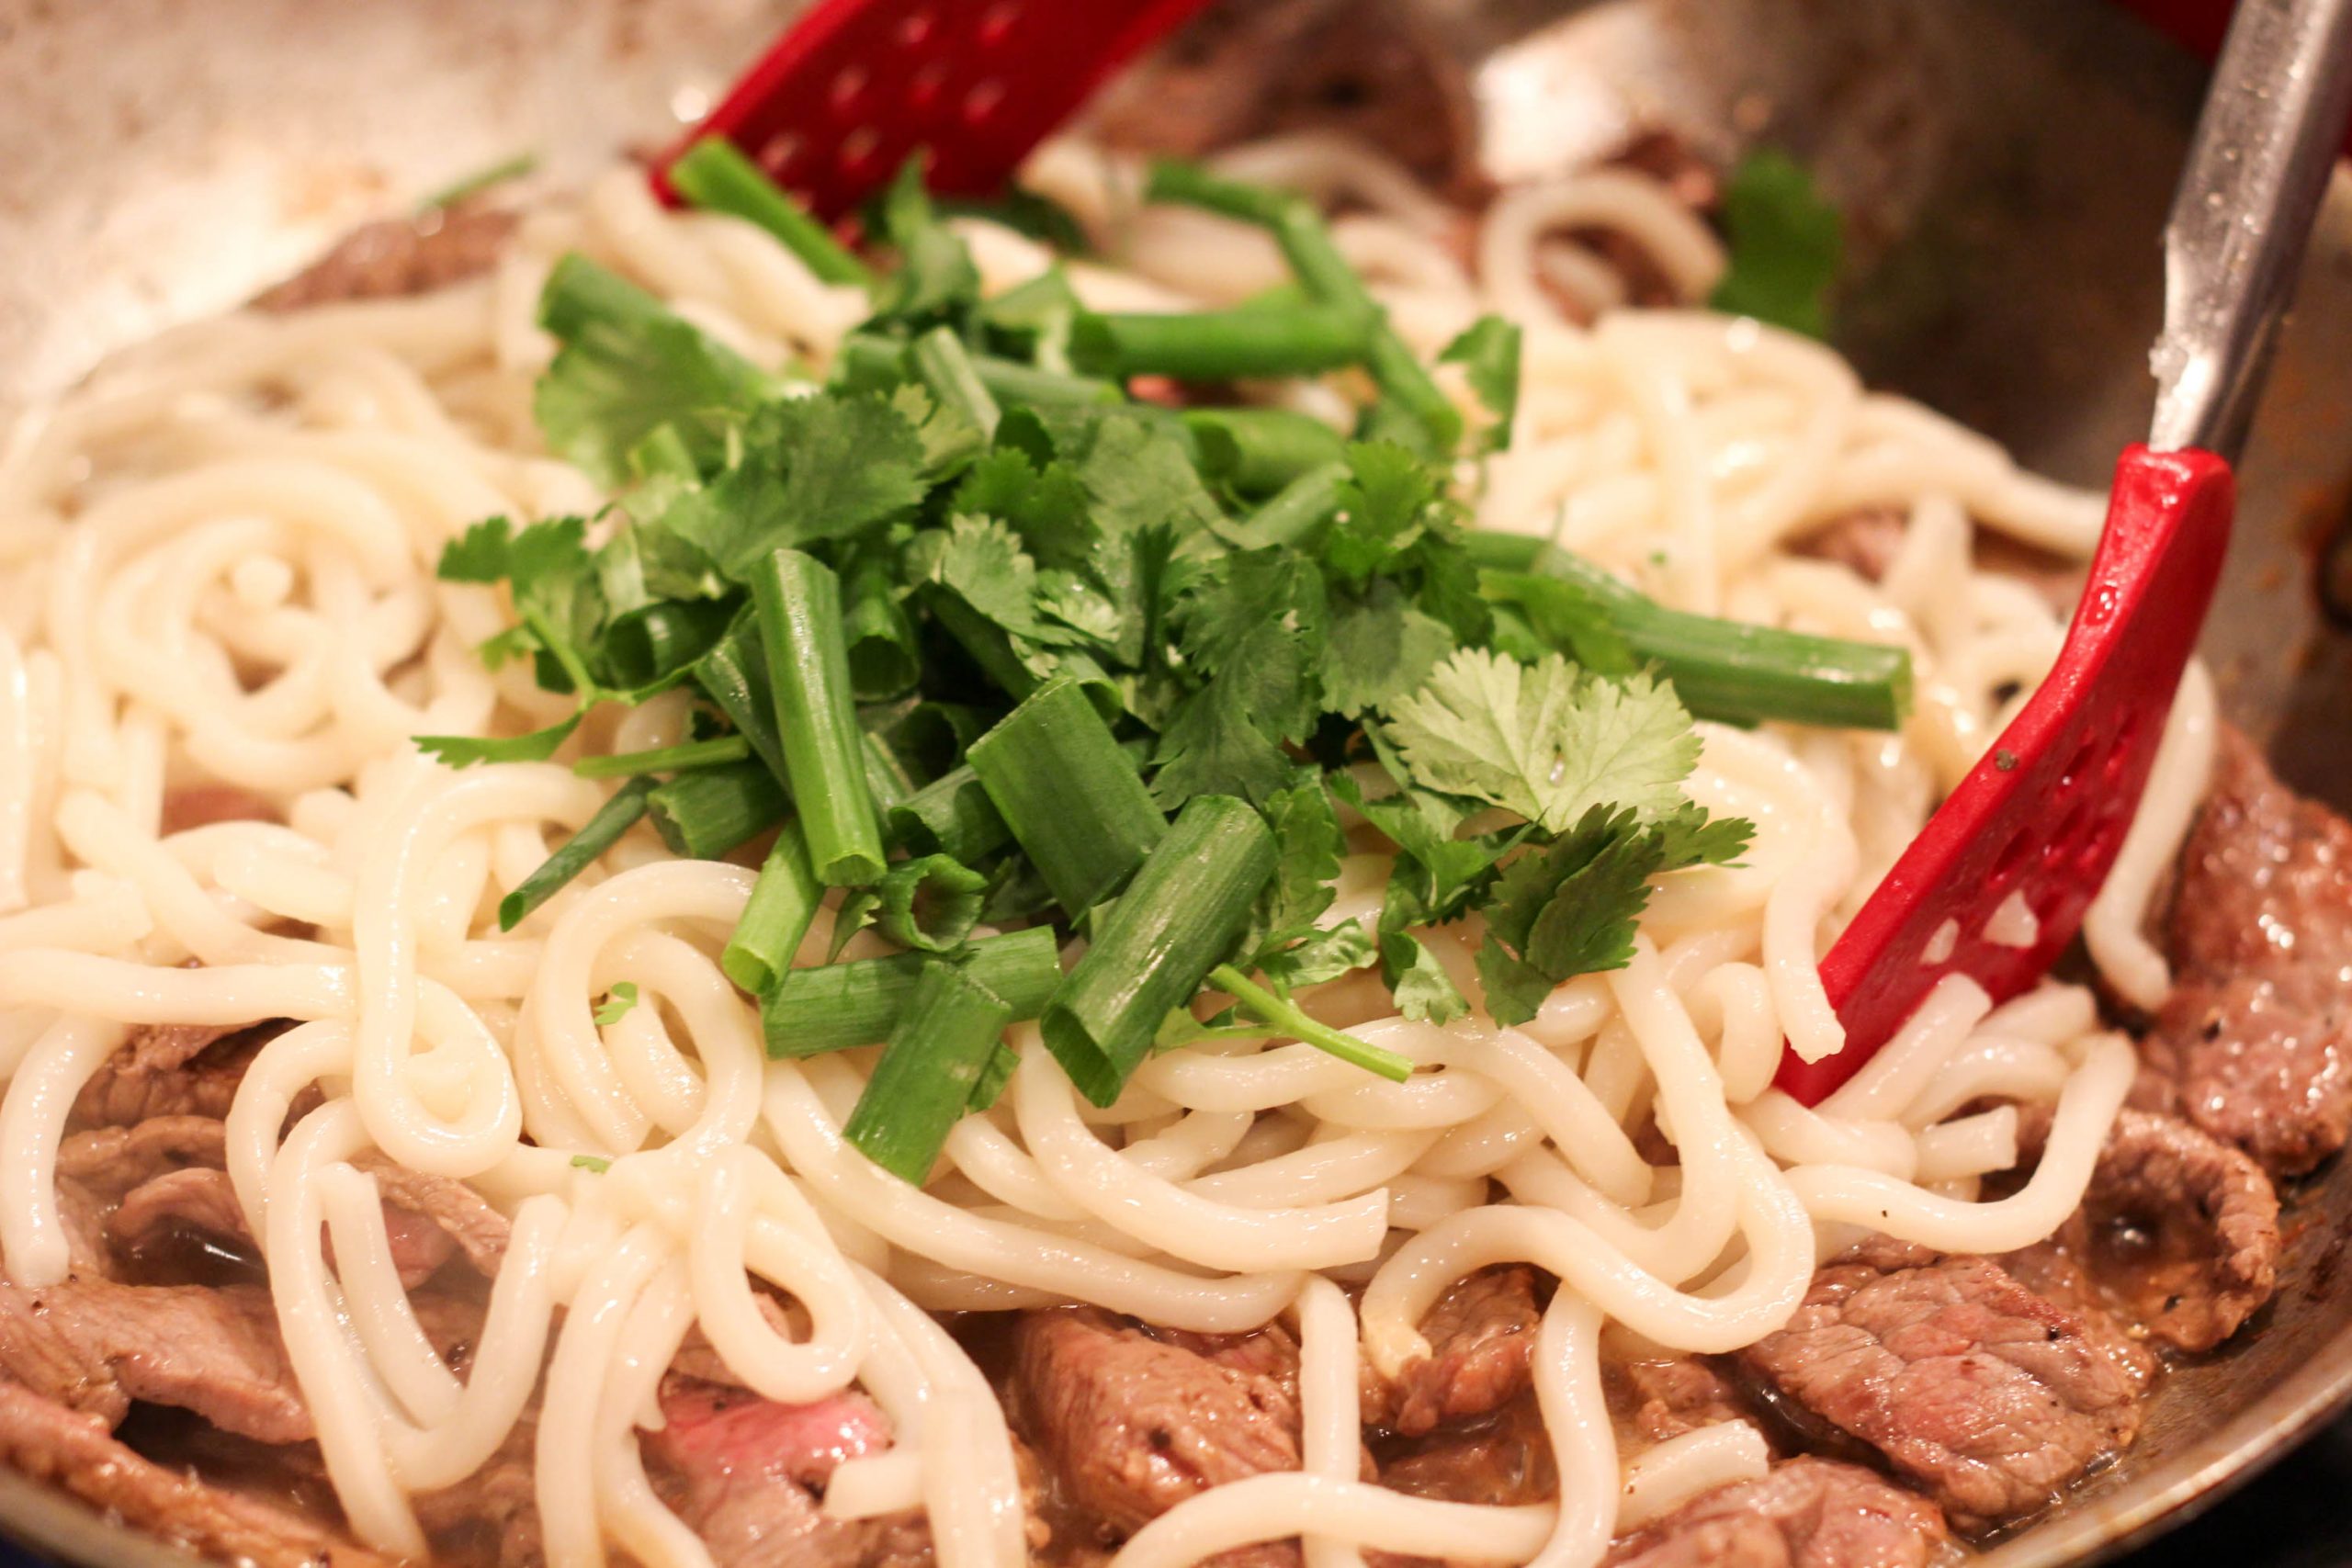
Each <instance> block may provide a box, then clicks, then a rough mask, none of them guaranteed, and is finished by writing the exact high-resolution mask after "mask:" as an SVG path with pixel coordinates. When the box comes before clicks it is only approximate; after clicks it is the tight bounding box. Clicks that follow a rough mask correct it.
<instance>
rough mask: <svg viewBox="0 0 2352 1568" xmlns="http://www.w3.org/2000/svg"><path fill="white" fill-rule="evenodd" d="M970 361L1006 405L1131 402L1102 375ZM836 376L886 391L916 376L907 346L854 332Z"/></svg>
mask: <svg viewBox="0 0 2352 1568" xmlns="http://www.w3.org/2000/svg"><path fill="white" fill-rule="evenodd" d="M971 361H972V368H973V370H974V372H975V373H977V374H978V377H979V378H980V385H981V386H982V387H984V388H986V389H988V394H989V397H991V398H994V399H995V400H996V401H997V403H998V404H999V405H1000V406H1001V407H1008V408H1009V407H1012V406H1014V405H1016V404H1025V405H1027V406H1029V407H1031V408H1082V407H1086V406H1088V405H1090V404H1096V403H1123V402H1125V401H1126V400H1127V394H1126V393H1125V391H1124V390H1122V389H1120V387H1119V384H1118V383H1117V382H1115V381H1105V380H1103V379H1101V378H1098V377H1093V376H1072V375H1069V374H1068V373H1066V372H1063V371H1058V370H1041V369H1039V368H1038V367H1035V366H1034V365H1023V364H1022V363H1021V362H1020V361H1019V360H1017V359H1006V358H1004V357H1002V356H1001V355H993V354H974V355H971ZM833 374H834V376H835V378H837V379H838V380H839V381H840V382H841V383H842V385H843V386H846V387H849V388H851V389H854V390H857V391H887V390H888V389H890V388H892V387H896V386H899V384H901V383H903V382H906V381H909V380H911V379H913V378H914V375H913V372H912V371H911V370H910V369H909V368H908V365H907V353H906V348H905V346H904V345H903V344H900V343H899V342H898V341H897V340H896V339H893V338H887V337H881V336H878V335H876V334H875V333H851V334H850V335H849V336H847V337H845V338H843V339H842V346H841V349H840V352H839V353H837V354H836V355H834V358H833Z"/></svg>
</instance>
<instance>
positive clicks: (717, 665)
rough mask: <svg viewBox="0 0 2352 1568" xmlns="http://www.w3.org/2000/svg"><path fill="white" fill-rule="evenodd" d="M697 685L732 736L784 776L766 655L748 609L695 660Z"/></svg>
mask: <svg viewBox="0 0 2352 1568" xmlns="http://www.w3.org/2000/svg"><path fill="white" fill-rule="evenodd" d="M695 685H697V686H700V687H701V688H702V690H703V694H704V695H705V696H707V697H708V698H709V699H710V700H711V701H712V702H714V703H717V704H718V711H719V712H721V713H723V714H725V715H726V716H727V718H728V722H729V723H730V724H732V725H734V727H735V733H736V734H738V735H741V737H742V738H743V739H745V740H746V741H748V742H749V743H750V745H751V748H752V755H753V756H756V757H757V758H759V760H760V761H763V762H765V763H766V764H767V766H768V771H769V772H771V773H774V774H775V776H776V777H777V778H778V779H779V780H781V779H782V778H783V777H784V738H783V736H781V735H779V734H778V733H777V732H776V728H775V696H774V694H772V693H771V692H770V691H769V689H768V663H767V654H766V652H765V651H764V650H763V649H762V648H761V646H760V629H759V627H758V626H757V625H755V624H754V621H753V616H752V611H751V609H750V608H749V607H748V606H747V607H746V608H745V609H744V611H743V613H742V614H741V615H738V616H736V617H735V624H734V625H733V626H729V627H728V628H727V635H726V636H724V637H720V638H719V639H718V641H717V642H716V643H713V644H712V645H711V647H710V649H709V650H708V651H707V652H706V653H705V654H704V655H703V656H702V657H701V658H700V659H697V660H695Z"/></svg>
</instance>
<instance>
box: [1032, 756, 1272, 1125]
mask: <svg viewBox="0 0 2352 1568" xmlns="http://www.w3.org/2000/svg"><path fill="white" fill-rule="evenodd" d="M1000 804H1001V803H1000ZM1276 858H1277V857H1276V853H1275V848H1274V835H1273V833H1272V829H1269V828H1267V826H1266V823H1265V819H1264V818H1261V817H1260V816H1259V815H1258V813H1257V812H1256V811H1255V810H1254V809H1252V808H1251V807H1250V805H1249V803H1248V802H1246V801H1242V800H1238V799H1236V798H1234V797H1233V796H1231V795H1194V796H1193V798H1192V799H1191V800H1189V801H1186V802H1185V803H1184V809H1183V810H1182V812H1181V813H1180V814H1179V815H1178V816H1177V818H1176V821H1175V825H1174V826H1173V827H1171V828H1170V829H1169V830H1168V836H1167V837H1166V838H1164V839H1162V840H1160V841H1159V846H1158V847H1157V848H1156V849H1154V850H1153V851H1152V852H1151V854H1150V855H1149V857H1148V858H1147V859H1146V860H1145V861H1144V863H1143V865H1142V867H1141V869H1139V870H1138V871H1137V872H1136V874H1135V879H1134V880H1133V881H1132V882H1131V883H1130V884H1129V885H1128V887H1127V891H1126V892H1125V895H1124V896H1122V897H1120V899H1119V901H1118V902H1117V903H1116V904H1115V905H1114V906H1112V908H1111V909H1110V910H1109V913H1108V915H1107V918H1104V919H1101V920H1100V922H1099V926H1100V929H1099V930H1097V931H1096V932H1095V934H1094V938H1093V941H1092V942H1091V945H1090V946H1089V947H1088V948H1087V950H1086V956H1085V957H1083V958H1081V959H1080V960H1079V962H1078V966H1077V967H1076V968H1075V969H1072V970H1071V971H1070V973H1069V978H1068V979H1066V980H1064V981H1063V982H1062V984H1061V987H1060V989H1058V990H1057V991H1056V992H1055V993H1054V997H1053V1000H1051V1001H1050V1002H1048V1003H1047V1004H1046V1011H1045V1014H1044V1020H1043V1023H1042V1025H1041V1027H1042V1029H1043V1032H1044V1035H1045V1041H1046V1048H1047V1049H1048V1050H1050V1051H1052V1052H1053V1054H1054V1057H1055V1059H1056V1060H1057V1061H1058V1062H1060V1063H1061V1065H1062V1068H1063V1070H1064V1071H1066V1072H1068V1073H1069V1076H1070V1080H1071V1081H1072V1082H1073V1083H1075V1084H1077V1085H1078V1087H1079V1089H1080V1092H1081V1093H1083V1094H1084V1095H1085V1096H1086V1097H1087V1099H1089V1100H1092V1101H1093V1102H1094V1103H1095V1104H1097V1105H1108V1104H1110V1103H1111V1102H1112V1101H1113V1100H1116V1099H1118V1098H1119V1091H1120V1090H1121V1089H1124V1088H1125V1086H1126V1081H1127V1076H1128V1075H1129V1074H1130V1073H1132V1072H1134V1071H1135V1070H1136V1066H1137V1065H1138V1064H1140V1063H1141V1062H1142V1061H1143V1059H1144V1057H1145V1056H1146V1055H1148V1054H1149V1053H1150V1051H1151V1045H1152V1041H1153V1039H1154V1037H1155V1036H1157V1035H1158V1034H1159V1025H1160V1022H1161V1021H1162V1020H1164V1019H1165V1018H1166V1017H1167V1016H1168V1014H1169V1013H1170V1012H1171V1011H1173V1010H1175V1009H1177V1008H1180V1007H1182V1006H1183V1005H1184V1004H1185V1003H1186V1002H1189V1001H1190V1000H1192V998H1193V993H1194V992H1196V991H1198V990H1199V989H1200V988H1201V982H1202V980H1204V978H1206V977H1207V976H1208V973H1209V971H1210V970H1211V969H1212V968H1214V967H1216V964H1217V963H1218V962H1219V961H1220V960H1221V959H1222V958H1223V957H1224V956H1225V955H1226V953H1227V952H1229V951H1230V950H1231V949H1232V947H1233V944H1234V943H1235V942H1238V940H1239V939H1240V936H1241V932H1242V931H1243V929H1244V928H1245V927H1246V926H1248V924H1249V923H1250V906H1251V904H1252V903H1254V902H1255V901H1256V899H1257V897H1258V894H1259V892H1260V890H1261V889H1262V888H1263V887H1264V886H1266V883H1267V880H1268V879H1269V878H1271V877H1272V875H1273V874H1274V864H1275V861H1276ZM1064 903H1065V907H1067V908H1073V909H1076V908H1087V907H1088V906H1086V905H1080V904H1070V903H1069V901H1068V900H1064Z"/></svg>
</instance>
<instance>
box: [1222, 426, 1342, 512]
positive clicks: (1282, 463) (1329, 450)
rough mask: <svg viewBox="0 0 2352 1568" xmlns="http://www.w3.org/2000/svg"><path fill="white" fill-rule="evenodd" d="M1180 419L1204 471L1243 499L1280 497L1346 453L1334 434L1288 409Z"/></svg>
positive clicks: (1327, 427) (1338, 438)
mask: <svg viewBox="0 0 2352 1568" xmlns="http://www.w3.org/2000/svg"><path fill="white" fill-rule="evenodd" d="M1182 417H1183V421H1184V423H1185V425H1186V426H1187V427H1188V428H1189V429H1191V431H1192V433H1193V442H1194V443H1195V445H1196V446H1198V448H1199V451H1200V454H1201V468H1203V470H1204V471H1205V472H1206V473H1207V475H1208V476H1209V478H1211V479H1222V480H1223V481H1224V482H1225V483H1227V484H1228V485H1230V486H1232V487H1233V488H1234V489H1235V490H1236V491H1239V492H1240V493H1241V494H1243V495H1266V494H1270V493H1272V492H1273V491H1279V490H1281V489H1283V487H1284V486H1285V485H1289V484H1293V483H1295V482H1296V481H1297V480H1298V479H1301V478H1303V477H1305V476H1306V475H1308V474H1311V473H1314V472H1316V471H1317V469H1319V468H1326V467H1328V466H1329V465H1331V464H1333V463H1337V462H1339V461H1340V459H1341V458H1342V457H1345V456H1346V453H1347V442H1346V440H1345V438H1344V437H1342V436H1341V435H1340V433H1339V432H1338V431H1336V430H1334V429H1332V428H1331V427H1330V426H1329V425H1328V424H1326V423H1323V422H1322V421H1321V420H1319V419H1317V418H1315V417H1314V416H1313V415H1311V414H1303V413H1298V412H1294V411H1292V410H1290V409H1190V410H1187V411H1186V412H1185V413H1184V414H1183V416H1182Z"/></svg>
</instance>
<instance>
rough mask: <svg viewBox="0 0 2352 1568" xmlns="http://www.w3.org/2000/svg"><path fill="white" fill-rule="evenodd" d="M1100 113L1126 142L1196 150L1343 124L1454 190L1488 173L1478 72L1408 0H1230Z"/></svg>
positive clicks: (1107, 136) (1102, 103)
mask: <svg viewBox="0 0 2352 1568" xmlns="http://www.w3.org/2000/svg"><path fill="white" fill-rule="evenodd" d="M1093 120H1094V129H1095V130H1096V132H1097V134H1098V135H1100V136H1101V137H1102V138H1103V140H1105V141H1110V142H1112V143H1114V144H1116V145H1123V146H1133V147H1139V148H1143V149H1146V150H1148V151H1151V152H1175V153H1181V154H1183V155H1185V156H1188V157H1189V156H1196V155H1198V154H1200V153H1203V152H1210V151H1213V150H1215V149H1216V148H1219V147H1227V146H1231V145H1232V144H1233V143H1235V142H1238V141H1254V140H1256V139H1258V138H1260V137H1265V136H1273V135H1279V134H1281V133H1283V132H1285V131H1296V130H1322V131H1329V132H1332V133H1334V134H1336V135H1338V136H1340V137H1342V138H1345V139H1347V140H1349V141H1357V142H1361V143H1365V144H1369V145H1370V146H1371V147H1373V148H1374V149H1375V150H1377V151H1379V152H1385V153H1386V154H1387V155H1388V156H1389V157H1391V158H1393V159H1395V160H1396V161H1397V162H1398V163H1400V164H1404V165H1405V166H1406V167H1407V168H1408V169H1410V170H1412V171H1413V172H1414V173H1415V174H1416V175H1419V176H1420V177H1421V178H1422V179H1423V180H1424V181H1426V182H1428V183H1429V184H1430V185H1433V186H1437V187H1438V188H1439V189H1441V190H1442V191H1449V192H1451V193H1453V194H1454V195H1456V196H1462V195H1467V194H1471V193H1472V192H1473V191H1474V190H1475V189H1476V187H1477V186H1478V185H1479V183H1480V180H1479V176H1478V174H1477V171H1476V152H1477V137H1476V114H1475V111H1474V108H1473V106H1472V104H1471V99H1470V90H1469V84H1468V82H1467V80H1466V79H1465V77H1464V73H1463V69H1462V66H1461V63H1460V62H1458V61H1457V60H1456V59H1455V58H1454V57H1453V54H1452V53H1451V52H1449V51H1447V50H1446V48H1445V47H1444V45H1443V43H1442V41H1441V40H1439V39H1437V38H1436V37H1435V36H1434V35H1433V34H1432V33H1431V31H1430V27H1429V24H1428V21H1427V19H1426V18H1425V17H1421V16H1419V14H1418V8H1417V7H1415V6H1412V5H1410V4H1408V3H1407V0H1368V3H1363V0H1313V3H1311V4H1307V5H1298V6H1266V5H1263V4H1261V3H1259V0H1222V3H1221V4H1218V5H1216V6H1212V7H1211V8H1210V9H1209V10H1208V11H1207V12H1206V13H1204V15H1203V16H1202V17H1201V18H1200V19H1199V20H1198V21H1196V22H1194V23H1193V25H1192V26H1190V27H1189V28H1185V29H1184V30H1183V31H1182V32H1181V33H1179V34H1178V35H1177V36H1176V37H1175V38H1174V39H1171V40H1170V43H1169V44H1168V46H1167V47H1166V48H1164V49H1162V50H1160V51H1158V52H1157V53H1156V54H1154V55H1153V56H1152V57H1151V58H1150V59H1148V60H1147V61H1144V62H1141V63H1139V64H1138V65H1137V66H1136V68H1135V69H1133V70H1131V71H1127V72H1124V73H1121V75H1120V77H1119V78H1118V79H1117V80H1116V81H1114V83H1113V84H1112V85H1111V86H1110V87H1109V88H1107V89H1106V90H1105V91H1104V92H1103V96H1102V97H1101V98H1100V99H1099V100H1098V102H1097V105H1096V107H1095V109H1094V111H1093Z"/></svg>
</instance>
